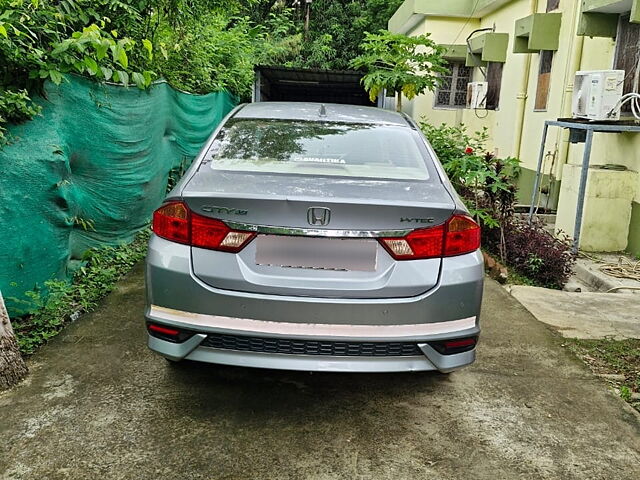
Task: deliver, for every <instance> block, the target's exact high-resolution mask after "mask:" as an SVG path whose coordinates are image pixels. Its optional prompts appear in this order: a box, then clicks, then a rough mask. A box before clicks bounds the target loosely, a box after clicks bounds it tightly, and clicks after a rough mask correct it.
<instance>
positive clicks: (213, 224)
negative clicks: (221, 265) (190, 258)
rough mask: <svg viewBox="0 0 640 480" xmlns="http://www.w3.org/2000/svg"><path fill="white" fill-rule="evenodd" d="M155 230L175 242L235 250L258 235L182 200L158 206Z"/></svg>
mask: <svg viewBox="0 0 640 480" xmlns="http://www.w3.org/2000/svg"><path fill="white" fill-rule="evenodd" d="M152 230H153V232H154V233H155V234H156V235H158V236H159V237H162V238H166V239H167V240H171V241H173V242H178V243H185V244H187V245H191V246H194V247H199V248H207V249H210V250H221V251H224V252H233V253H237V252H239V251H240V250H242V249H243V248H244V247H245V246H246V245H247V244H248V243H249V242H250V241H251V240H252V239H253V237H255V235H256V234H255V233H254V232H241V231H236V230H231V229H230V228H229V227H228V226H227V225H226V224H225V223H224V222H222V221H220V220H217V219H215V218H209V217H204V216H202V215H198V214H196V213H193V212H192V211H190V210H189V208H188V207H187V206H186V205H185V204H184V203H182V202H171V203H167V204H166V205H163V206H162V207H160V208H159V209H157V210H156V211H155V212H154V213H153V227H152Z"/></svg>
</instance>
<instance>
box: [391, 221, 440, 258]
mask: <svg viewBox="0 0 640 480" xmlns="http://www.w3.org/2000/svg"><path fill="white" fill-rule="evenodd" d="M444 228H445V226H444V225H438V226H437V227H431V228H420V229H418V230H414V231H413V232H411V233H410V234H408V235H406V236H404V237H399V238H383V239H382V246H383V247H385V248H386V249H387V251H388V252H389V253H390V254H391V256H392V257H393V258H395V259H396V260H416V259H418V258H434V257H441V256H442V245H443V239H444Z"/></svg>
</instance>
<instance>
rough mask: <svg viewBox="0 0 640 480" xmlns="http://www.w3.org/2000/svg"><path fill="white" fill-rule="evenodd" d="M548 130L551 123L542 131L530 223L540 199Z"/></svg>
mask: <svg viewBox="0 0 640 480" xmlns="http://www.w3.org/2000/svg"><path fill="white" fill-rule="evenodd" d="M547 130H549V123H548V122H544V129H543V130H542V142H541V143H540V155H539V156H538V168H537V169H536V181H535V182H534V184H533V193H532V194H531V206H530V207H529V223H531V219H532V218H533V209H534V208H535V205H536V202H537V199H538V189H539V188H540V177H541V176H542V160H543V159H544V146H545V144H546V143H547Z"/></svg>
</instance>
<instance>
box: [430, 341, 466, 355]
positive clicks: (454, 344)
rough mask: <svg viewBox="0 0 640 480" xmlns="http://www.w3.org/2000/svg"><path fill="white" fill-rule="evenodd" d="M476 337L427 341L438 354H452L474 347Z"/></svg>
mask: <svg viewBox="0 0 640 480" xmlns="http://www.w3.org/2000/svg"><path fill="white" fill-rule="evenodd" d="M477 342H478V337H467V338H456V339H454V340H443V341H441V342H429V345H431V346H432V347H433V349H434V350H435V351H437V352H438V353H439V354H440V355H453V354H455V353H463V352H468V351H469V350H473V349H474V348H475V347H476V343H477Z"/></svg>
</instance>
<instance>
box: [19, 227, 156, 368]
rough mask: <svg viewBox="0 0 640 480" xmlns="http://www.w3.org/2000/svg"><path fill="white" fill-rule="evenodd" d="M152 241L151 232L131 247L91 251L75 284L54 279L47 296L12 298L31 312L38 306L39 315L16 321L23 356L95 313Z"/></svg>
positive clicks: (33, 295)
mask: <svg viewBox="0 0 640 480" xmlns="http://www.w3.org/2000/svg"><path fill="white" fill-rule="evenodd" d="M148 239H149V232H148V231H143V232H141V233H140V234H138V236H137V237H136V239H135V240H134V241H133V242H132V243H130V244H128V245H122V246H119V247H102V248H99V249H91V250H89V251H87V253H85V256H84V259H83V260H84V262H85V263H84V265H83V266H82V267H80V269H79V270H77V271H76V272H75V274H74V276H73V281H72V282H71V283H68V282H65V281H62V280H50V281H48V282H46V284H45V287H46V290H47V295H46V297H45V296H44V295H43V293H42V292H41V291H38V290H36V291H32V292H28V294H27V298H26V299H15V298H14V299H12V300H13V301H14V302H17V303H20V304H22V305H24V306H25V307H29V308H30V309H32V308H34V307H35V313H33V314H29V315H24V316H22V317H19V318H15V319H12V323H13V328H14V330H15V333H16V337H17V339H18V344H19V346H20V350H21V351H22V353H24V354H27V355H29V354H32V353H33V352H34V351H35V350H36V349H37V348H38V347H39V346H41V345H42V344H44V343H46V342H47V341H48V340H49V339H50V338H52V337H54V336H55V335H57V334H58V333H59V332H60V330H61V329H62V328H63V327H64V325H65V324H67V323H68V322H70V321H72V320H73V319H75V318H77V316H78V315H79V314H81V313H84V312H90V311H91V310H93V309H94V308H95V307H96V306H97V304H98V301H99V300H100V299H102V298H103V297H105V296H106V295H107V294H108V293H109V292H111V291H112V290H113V289H114V287H115V284H116V282H117V281H118V280H119V279H120V278H122V277H123V276H124V275H125V274H126V273H127V272H128V271H129V270H130V269H131V268H132V267H133V266H134V265H135V264H136V263H137V262H139V261H140V260H142V259H143V258H144V256H145V254H146V251H147V241H148Z"/></svg>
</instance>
